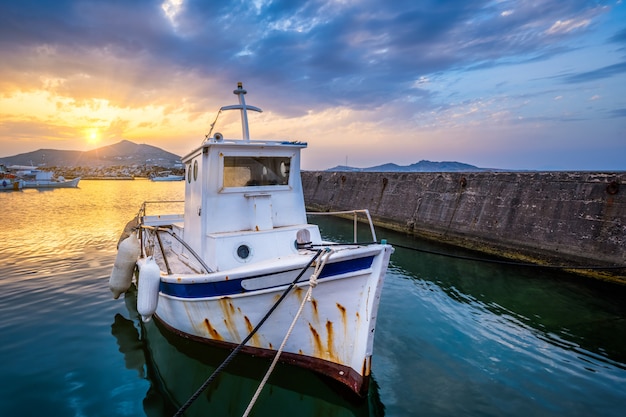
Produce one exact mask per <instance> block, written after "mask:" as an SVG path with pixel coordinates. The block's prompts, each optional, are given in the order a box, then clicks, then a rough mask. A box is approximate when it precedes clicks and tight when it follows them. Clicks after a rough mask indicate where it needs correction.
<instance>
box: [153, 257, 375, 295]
mask: <svg viewBox="0 0 626 417" xmlns="http://www.w3.org/2000/svg"><path fill="white" fill-rule="evenodd" d="M373 262H374V256H366V257H363V258H357V259H350V260H347V261H341V262H335V263H331V264H326V265H325V266H324V269H323V270H322V273H321V274H320V276H319V279H324V278H330V277H333V276H336V275H341V274H345V273H349V272H355V271H360V270H363V269H368V268H370V267H371V266H372V263H373ZM293 271H294V272H296V271H300V270H298V269H296V270H293ZM284 272H289V271H281V273H284ZM263 276H269V275H256V276H250V277H246V278H240V279H233V280H228V281H218V282H202V283H193V284H188V283H177V282H163V281H161V285H160V287H159V290H160V291H161V292H162V293H163V294H166V295H171V296H173V297H179V298H202V297H219V296H224V295H231V294H242V293H245V292H248V290H246V289H244V288H243V287H242V286H241V282H242V281H244V280H246V279H250V278H262V277H263ZM268 288H270V287H268ZM255 291H258V290H255Z"/></svg>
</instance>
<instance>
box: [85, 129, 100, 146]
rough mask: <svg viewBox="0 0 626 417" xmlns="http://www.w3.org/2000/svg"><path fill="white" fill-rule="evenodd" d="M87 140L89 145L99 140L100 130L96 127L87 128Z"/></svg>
mask: <svg viewBox="0 0 626 417" xmlns="http://www.w3.org/2000/svg"><path fill="white" fill-rule="evenodd" d="M87 142H88V143H89V144H91V145H95V144H96V143H98V142H100V132H99V131H98V129H97V128H91V129H87Z"/></svg>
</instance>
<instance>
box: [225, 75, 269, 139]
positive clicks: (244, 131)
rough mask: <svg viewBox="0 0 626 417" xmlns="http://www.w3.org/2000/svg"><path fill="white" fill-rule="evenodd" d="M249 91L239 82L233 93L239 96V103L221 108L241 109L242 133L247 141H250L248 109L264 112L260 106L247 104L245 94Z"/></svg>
mask: <svg viewBox="0 0 626 417" xmlns="http://www.w3.org/2000/svg"><path fill="white" fill-rule="evenodd" d="M246 93H247V91H246V90H244V89H243V84H242V83H241V82H238V83H237V89H236V90H235V91H233V94H235V95H237V96H239V104H235V105H232V106H224V107H222V108H221V109H220V111H222V110H239V111H241V133H242V135H243V140H244V141H246V142H250V130H249V129H248V110H253V111H258V112H259V113H262V112H263V110H261V109H260V108H258V107H255V106H250V105H247V104H246V99H245V98H244V95H245V94H246Z"/></svg>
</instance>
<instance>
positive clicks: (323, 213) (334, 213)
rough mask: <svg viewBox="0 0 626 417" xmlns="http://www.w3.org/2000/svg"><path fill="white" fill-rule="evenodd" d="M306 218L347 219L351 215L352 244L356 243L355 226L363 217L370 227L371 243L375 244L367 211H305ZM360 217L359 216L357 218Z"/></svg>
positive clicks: (374, 233) (374, 235) (373, 231)
mask: <svg viewBox="0 0 626 417" xmlns="http://www.w3.org/2000/svg"><path fill="white" fill-rule="evenodd" d="M306 214H307V216H338V217H344V218H349V217H350V215H352V216H351V217H352V221H353V227H352V229H353V230H352V233H353V236H354V243H357V242H358V230H357V225H358V224H359V218H360V217H361V218H362V217H363V215H364V216H365V218H366V219H367V223H368V224H369V227H370V232H371V233H372V241H374V242H377V241H378V240H377V239H376V231H375V230H374V222H373V221H372V217H371V216H370V212H369V210H367V209H361V210H346V211H307V212H306ZM359 215H361V216H359Z"/></svg>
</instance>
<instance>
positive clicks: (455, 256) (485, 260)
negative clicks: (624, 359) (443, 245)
mask: <svg viewBox="0 0 626 417" xmlns="http://www.w3.org/2000/svg"><path fill="white" fill-rule="evenodd" d="M389 244H390V245H391V246H393V247H395V248H401V249H407V250H412V251H416V252H422V253H427V254H430V255H438V256H445V257H447V258H454V259H461V260H464V261H474V262H485V263H492V264H500V265H511V266H523V267H534V268H547V269H589V270H595V269H626V266H624V265H622V266H597V265H596V266H580V265H542V264H533V263H527V262H515V261H503V260H499V259H487V258H476V257H472V256H463V255H454V254H451V253H443V252H437V251H432V250H428V249H418V248H414V247H412V246H404V245H399V244H397V243H392V242H389Z"/></svg>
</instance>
